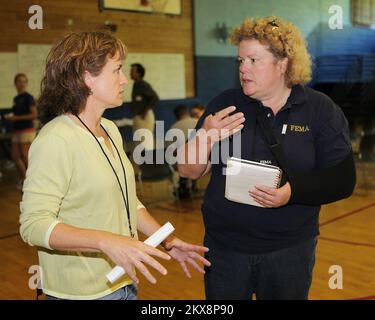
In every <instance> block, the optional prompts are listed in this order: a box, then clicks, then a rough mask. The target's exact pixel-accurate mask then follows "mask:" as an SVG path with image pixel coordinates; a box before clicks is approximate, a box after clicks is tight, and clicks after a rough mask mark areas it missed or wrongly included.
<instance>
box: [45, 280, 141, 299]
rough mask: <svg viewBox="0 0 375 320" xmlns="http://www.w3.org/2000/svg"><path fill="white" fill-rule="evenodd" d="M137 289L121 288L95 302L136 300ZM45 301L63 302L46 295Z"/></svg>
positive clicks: (131, 285) (131, 286) (130, 286)
mask: <svg viewBox="0 0 375 320" xmlns="http://www.w3.org/2000/svg"><path fill="white" fill-rule="evenodd" d="M137 293H138V288H137V287H136V285H134V284H130V285H128V286H125V287H122V288H120V289H118V290H116V291H115V292H112V293H110V294H108V295H106V296H104V297H101V298H98V299H96V300H137ZM46 300H63V299H60V298H56V297H53V296H49V295H46Z"/></svg>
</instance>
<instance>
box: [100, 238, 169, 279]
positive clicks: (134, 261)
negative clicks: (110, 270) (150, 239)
mask: <svg viewBox="0 0 375 320" xmlns="http://www.w3.org/2000/svg"><path fill="white" fill-rule="evenodd" d="M101 249H102V251H103V252H104V253H105V254H106V255H107V256H108V257H109V258H110V259H111V260H112V261H113V262H115V263H116V265H119V266H121V267H123V268H124V269H125V271H126V273H127V274H128V276H129V277H130V278H131V279H132V280H133V281H134V282H136V283H139V280H138V278H137V276H136V273H135V268H137V269H138V270H139V271H140V272H141V273H142V274H143V275H144V276H145V277H146V279H147V280H148V281H150V282H151V283H156V279H155V278H154V276H153V275H152V274H151V273H150V271H149V270H148V269H147V267H146V266H145V264H148V265H150V266H151V267H153V268H154V269H156V270H157V271H159V272H160V273H161V274H163V275H166V274H167V269H165V268H164V267H163V266H162V265H161V264H160V263H159V262H158V261H156V260H155V259H154V258H153V257H151V255H153V256H156V257H158V258H162V259H165V260H169V259H170V258H171V257H170V256H169V255H168V254H166V253H164V252H162V251H160V250H158V249H156V248H153V247H151V246H148V245H147V244H144V243H143V242H141V241H138V240H135V239H132V238H129V237H124V236H120V235H114V234H113V235H110V236H108V237H106V238H105V239H103V240H102V242H101Z"/></svg>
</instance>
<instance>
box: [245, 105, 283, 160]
mask: <svg viewBox="0 0 375 320" xmlns="http://www.w3.org/2000/svg"><path fill="white" fill-rule="evenodd" d="M256 108H262V111H263V112H264V106H263V104H261V103H260V104H259V105H258V106H256ZM280 111H281V110H280ZM289 118H290V109H288V115H287V118H286V122H285V123H284V124H283V125H282V129H281V130H284V126H285V132H282V134H281V137H280V138H279V139H276V140H277V141H278V142H279V143H280V145H281V146H282V145H283V142H284V138H285V136H286V133H287V130H288V127H289ZM265 121H269V119H268V117H267V119H265ZM254 122H255V123H254V132H253V143H252V148H251V157H252V160H253V161H257V160H256V159H255V153H256V151H255V150H256V141H257V128H258V127H259V123H258V119H257V117H255V121H254ZM270 127H271V126H270ZM260 129H261V132H262V133H263V130H262V128H260ZM263 136H264V133H263ZM263 138H265V137H263ZM275 138H276V137H275ZM264 141H265V142H266V143H267V145H268V141H267V139H264ZM275 160H276V161H278V159H275Z"/></svg>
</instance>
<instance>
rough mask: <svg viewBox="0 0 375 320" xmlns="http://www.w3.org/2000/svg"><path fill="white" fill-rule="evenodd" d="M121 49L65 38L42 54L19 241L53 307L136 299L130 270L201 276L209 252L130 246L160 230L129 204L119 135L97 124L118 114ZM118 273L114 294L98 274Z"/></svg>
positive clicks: (93, 35)
mask: <svg viewBox="0 0 375 320" xmlns="http://www.w3.org/2000/svg"><path fill="white" fill-rule="evenodd" d="M125 56H126V48H125V47H124V45H123V43H122V42H121V41H120V40H118V39H116V38H114V37H113V36H111V35H109V34H107V33H101V32H84V33H78V34H75V33H73V34H70V35H68V36H67V37H65V38H64V39H63V40H62V41H60V42H59V43H58V44H57V45H56V46H55V47H54V48H53V49H52V51H51V52H50V54H49V56H48V60H47V65H46V72H45V76H44V79H43V81H42V91H41V97H40V100H39V105H38V106H39V111H40V115H41V120H42V122H43V124H44V126H43V128H42V129H41V131H40V133H39V134H38V137H37V138H36V140H35V141H34V143H33V144H32V146H31V149H30V157H29V168H28V170H27V177H26V180H25V184H24V188H23V191H24V195H23V199H22V202H21V216H20V223H21V228H20V233H21V236H22V238H23V239H24V241H25V242H27V243H29V244H30V245H36V246H39V247H41V249H40V250H39V252H38V254H39V261H40V266H41V271H42V277H41V279H42V287H43V291H44V292H45V293H46V294H47V296H48V297H49V298H51V299H54V298H55V299H135V298H136V283H138V282H139V280H138V277H137V275H136V273H135V268H137V269H138V271H140V272H141V273H142V274H143V275H144V276H145V277H146V278H147V279H148V280H149V281H150V282H152V283H155V282H156V280H155V278H154V277H153V276H152V274H151V273H150V272H149V270H148V269H147V267H146V264H148V265H150V266H152V267H153V268H155V269H156V270H158V271H159V272H160V273H162V274H164V275H165V274H166V273H167V270H166V269H165V268H164V267H163V266H162V265H161V264H160V263H159V262H158V261H156V260H155V259H154V258H153V257H152V256H155V257H158V258H162V259H166V260H168V259H169V258H170V256H172V257H173V258H175V259H176V260H177V261H178V262H179V263H180V264H181V266H182V268H183V270H184V272H185V274H186V275H187V276H188V277H190V274H189V271H188V269H187V266H186V263H189V264H190V265H192V266H193V267H194V268H195V269H197V270H198V271H200V272H202V273H203V272H204V271H203V269H202V268H201V267H200V266H199V265H198V264H197V261H199V262H202V263H203V264H205V265H209V262H208V261H207V260H205V259H204V258H203V257H202V256H201V255H200V254H199V253H203V252H206V251H207V248H205V247H201V246H195V245H191V244H188V243H185V242H183V241H182V240H180V239H178V238H176V237H170V238H168V239H167V240H166V241H165V242H164V243H163V246H164V248H165V249H166V250H168V253H169V255H167V254H166V253H163V252H162V251H160V250H158V249H156V248H152V247H150V246H148V245H146V244H144V243H143V242H140V241H138V240H137V239H138V235H137V230H139V231H141V232H142V233H144V234H145V235H146V236H150V235H151V234H153V233H154V232H155V231H156V230H157V229H159V228H160V225H159V224H158V223H157V222H156V221H155V219H154V218H153V217H152V216H151V215H150V214H149V213H148V211H147V210H146V208H145V207H144V206H143V205H142V203H141V202H140V201H139V200H138V198H137V195H136V187H135V179H134V172H133V168H132V166H131V163H130V161H129V159H128V158H127V156H126V155H125V153H124V151H123V149H122V147H121V146H122V145H123V144H122V139H121V135H120V133H119V131H118V129H117V127H116V126H115V124H113V123H112V122H111V121H109V120H106V119H104V118H102V114H103V112H104V111H105V109H107V108H113V107H116V106H119V105H121V104H122V96H123V91H124V87H125V86H126V85H127V83H128V80H127V78H126V77H125V75H124V73H123V71H122V60H123V59H124V58H125ZM115 265H120V266H122V267H123V268H124V269H125V271H126V275H125V276H123V277H122V278H120V279H119V280H118V281H117V282H115V283H114V284H110V283H109V282H107V279H106V274H107V273H108V272H109V271H110V270H111V269H112V268H113V267H114V266H115Z"/></svg>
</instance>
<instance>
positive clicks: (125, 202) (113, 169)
mask: <svg viewBox="0 0 375 320" xmlns="http://www.w3.org/2000/svg"><path fill="white" fill-rule="evenodd" d="M75 116H76V117H77V118H78V120H79V121H80V122H81V123H82V124H83V126H84V127H85V128H86V129H87V130H88V131H89V132H90V133H91V135H92V136H93V137H94V139H95V140H96V142H97V143H98V145H99V147H100V149H101V150H102V153H103V154H104V156H105V157H106V159H107V161H108V163H109V165H110V166H111V168H112V171H113V173H114V174H115V176H116V180H117V183H118V185H119V187H120V191H121V195H122V199H123V200H124V204H125V209H126V214H127V218H128V226H129V233H130V236H131V237H132V238H134V236H135V233H134V232H133V229H132V225H131V221H130V210H129V194H128V183H127V180H126V173H125V168H124V164H123V163H122V160H121V156H120V152H119V151H118V149H117V147H116V144H115V142H114V141H113V140H112V138H111V136H110V135H109V134H108V132H107V130H106V129H105V128H104V127H103V126H102V125H101V124H100V127H101V128H102V129H103V131H104V132H105V133H106V135H107V136H108V138H109V140H110V141H111V142H112V145H113V146H114V147H115V150H116V153H117V156H118V158H119V160H120V163H121V167H122V172H123V173H124V180H125V193H126V198H125V194H124V190H123V188H122V185H121V182H120V178H119V177H118V175H117V173H116V170H115V168H114V167H113V165H112V163H111V160H110V159H109V158H108V155H107V154H106V152H105V151H104V149H103V146H102V145H101V143H100V141H99V140H98V138H97V137H96V136H95V134H94V133H93V132H92V131H91V130H90V128H89V127H88V126H87V125H86V124H85V123H84V122H83V121H82V119H81V118H80V117H79V116H78V115H75Z"/></svg>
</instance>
